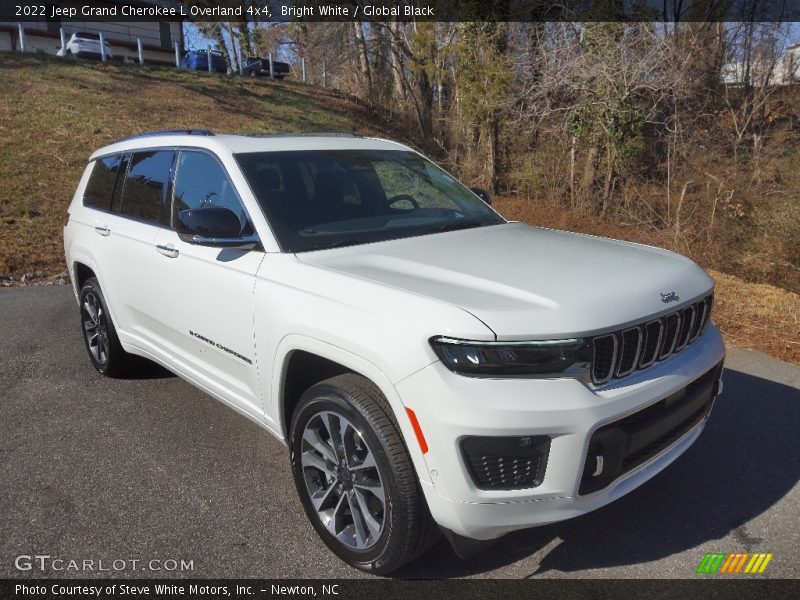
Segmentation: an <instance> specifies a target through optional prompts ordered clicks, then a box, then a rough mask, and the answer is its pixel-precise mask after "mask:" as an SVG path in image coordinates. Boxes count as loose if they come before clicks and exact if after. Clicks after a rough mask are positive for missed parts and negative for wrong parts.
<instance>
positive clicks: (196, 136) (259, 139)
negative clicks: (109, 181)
mask: <svg viewBox="0 0 800 600" xmlns="http://www.w3.org/2000/svg"><path fill="white" fill-rule="evenodd" d="M190 131H191V132H192V133H189V132H190ZM170 146H181V147H193V148H205V149H207V150H211V151H213V152H215V153H217V154H230V153H233V154H239V153H247V152H277V151H282V150H284V151H286V150H288V151H297V150H359V149H360V150H410V148H408V147H407V146H404V145H403V144H398V143H397V142H392V141H389V140H383V139H379V138H369V137H358V136H353V135H347V134H344V135H343V134H271V135H259V134H252V135H248V134H223V135H215V134H212V133H211V132H208V131H206V130H183V131H174V132H150V133H146V134H140V135H138V136H130V137H128V138H123V139H121V140H118V141H116V142H114V143H112V144H109V145H108V146H104V147H103V148H100V149H98V150H97V151H95V152H94V153H93V154H92V156H91V158H96V157H98V156H104V155H106V154H114V153H118V152H128V151H132V150H137V149H140V148H160V147H170Z"/></svg>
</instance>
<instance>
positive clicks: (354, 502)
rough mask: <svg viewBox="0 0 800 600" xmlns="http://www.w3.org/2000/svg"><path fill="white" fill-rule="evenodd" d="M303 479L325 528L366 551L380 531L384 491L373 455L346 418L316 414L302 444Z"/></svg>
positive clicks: (344, 541) (346, 542) (324, 412)
mask: <svg viewBox="0 0 800 600" xmlns="http://www.w3.org/2000/svg"><path fill="white" fill-rule="evenodd" d="M300 463H301V466H302V472H303V480H304V481H305V487H306V491H307V493H308V496H309V498H310V500H311V504H312V505H313V507H314V510H315V511H316V513H317V516H318V517H319V519H320V521H321V522H322V524H323V525H324V526H325V528H326V529H327V530H328V531H329V532H330V533H331V534H332V535H333V536H334V537H335V538H336V539H337V540H338V541H339V542H341V543H342V544H344V545H345V546H347V547H348V548H351V549H355V550H359V551H363V550H367V549H369V548H371V547H372V546H374V545H375V543H376V542H377V541H378V539H379V538H380V536H381V532H382V531H383V527H384V516H385V514H386V494H385V490H384V487H383V481H382V480H381V475H380V472H379V471H378V465H377V463H376V462H375V456H374V455H373V452H372V450H371V449H370V448H369V446H368V445H367V442H366V440H365V439H364V437H363V436H362V435H361V433H360V432H359V431H358V429H357V428H356V427H355V425H353V424H352V423H351V422H350V421H349V420H347V418H345V417H344V416H342V415H340V414H337V413H335V412H332V411H321V412H318V413H316V414H315V415H313V416H312V417H311V418H310V419H309V420H308V422H307V423H306V426H305V428H304V430H303V438H302V444H301V448H300Z"/></svg>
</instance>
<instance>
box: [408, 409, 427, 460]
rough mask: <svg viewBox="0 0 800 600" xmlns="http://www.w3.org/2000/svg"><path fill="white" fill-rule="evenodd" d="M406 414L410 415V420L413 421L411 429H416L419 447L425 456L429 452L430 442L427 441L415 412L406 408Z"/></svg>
mask: <svg viewBox="0 0 800 600" xmlns="http://www.w3.org/2000/svg"><path fill="white" fill-rule="evenodd" d="M406 413H407V414H408V420H409V421H411V427H413V429H414V434H415V435H416V436H417V442H418V443H419V447H420V449H421V450H422V453H423V454H425V453H426V452H428V442H426V441H425V436H424V435H423V434H422V428H421V427H420V426H419V421H417V415H415V414H414V411H413V410H411V409H410V408H406Z"/></svg>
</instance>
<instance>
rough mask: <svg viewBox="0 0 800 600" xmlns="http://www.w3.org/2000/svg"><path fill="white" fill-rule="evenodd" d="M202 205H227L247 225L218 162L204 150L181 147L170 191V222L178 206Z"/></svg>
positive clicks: (176, 213) (199, 206) (242, 208)
mask: <svg viewBox="0 0 800 600" xmlns="http://www.w3.org/2000/svg"><path fill="white" fill-rule="evenodd" d="M204 206H223V207H225V208H229V209H230V210H232V211H233V212H234V213H236V215H237V216H238V217H239V220H240V221H241V222H242V224H243V225H244V226H245V228H246V229H249V227H248V225H249V219H248V217H247V212H246V211H245V209H244V206H243V205H242V202H241V200H240V199H239V196H238V194H237V193H236V191H235V190H234V189H233V184H232V183H231V181H230V179H228V175H227V174H226V173H225V169H223V168H222V165H220V164H219V162H217V160H216V159H215V158H214V157H213V156H210V155H209V154H206V153H205V152H194V151H191V150H189V151H181V153H180V157H179V158H178V167H177V173H176V175H175V185H174V187H173V192H172V222H173V224H174V223H175V222H176V221H177V217H178V213H179V212H181V211H182V210H187V209H190V208H201V207H204Z"/></svg>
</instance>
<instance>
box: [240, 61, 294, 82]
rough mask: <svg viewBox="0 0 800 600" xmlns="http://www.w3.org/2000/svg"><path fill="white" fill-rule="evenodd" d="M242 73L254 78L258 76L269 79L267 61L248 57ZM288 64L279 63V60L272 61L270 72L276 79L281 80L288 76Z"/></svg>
mask: <svg viewBox="0 0 800 600" xmlns="http://www.w3.org/2000/svg"><path fill="white" fill-rule="evenodd" d="M243 70H244V73H245V75H250V76H251V77H255V76H256V75H260V76H263V77H269V59H268V58H259V57H257V56H248V57H247V58H246V59H245V62H244V69H243ZM289 70H290V69H289V63H285V62H281V61H279V60H273V61H272V72H273V74H274V77H275V78H276V79H283V78H284V77H286V76H287V75H288V74H289Z"/></svg>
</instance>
